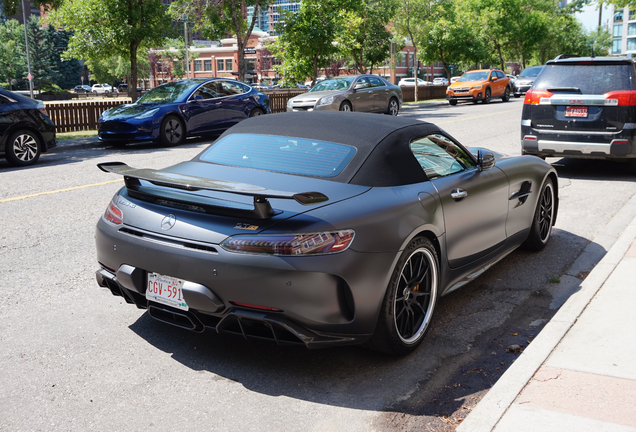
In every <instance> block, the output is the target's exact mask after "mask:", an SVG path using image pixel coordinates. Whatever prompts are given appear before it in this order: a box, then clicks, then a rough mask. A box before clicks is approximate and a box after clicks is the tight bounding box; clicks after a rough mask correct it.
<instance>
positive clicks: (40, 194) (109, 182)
mask: <svg viewBox="0 0 636 432" xmlns="http://www.w3.org/2000/svg"><path fill="white" fill-rule="evenodd" d="M121 181H123V179H118V180H110V181H107V182H102V183H93V184H88V185H84V186H76V187H72V188H66V189H58V190H54V191H48V192H40V193H36V194H32V195H24V196H19V197H14V198H5V199H1V200H0V203H5V202H9V201H19V200H23V199H27V198H33V197H38V196H42V195H52V194H56V193H60V192H68V191H74V190H78V189H85V188H89V187H94V186H102V185H106V184H111V183H117V182H121Z"/></svg>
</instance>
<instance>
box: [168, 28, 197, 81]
mask: <svg viewBox="0 0 636 432" xmlns="http://www.w3.org/2000/svg"><path fill="white" fill-rule="evenodd" d="M168 45H169V47H166V48H165V49H164V50H163V51H162V52H160V55H161V57H162V58H163V60H164V61H168V62H170V63H171V64H172V69H171V72H170V76H171V77H173V78H174V77H179V78H180V77H184V76H186V75H187V70H186V44H185V42H184V40H183V37H179V38H177V39H174V40H172V41H170V42H169V43H168ZM197 58H199V53H196V52H192V51H188V60H189V61H194V60H196V59H197Z"/></svg>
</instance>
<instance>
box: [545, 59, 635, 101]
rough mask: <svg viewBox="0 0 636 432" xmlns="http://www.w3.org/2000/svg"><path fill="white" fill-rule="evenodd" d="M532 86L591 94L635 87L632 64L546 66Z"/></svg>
mask: <svg viewBox="0 0 636 432" xmlns="http://www.w3.org/2000/svg"><path fill="white" fill-rule="evenodd" d="M534 88H535V89H537V90H550V89H552V91H559V90H558V89H567V91H568V92H574V93H580V94H593V95H602V94H605V93H607V92H610V91H616V90H634V83H633V76H632V67H631V65H629V64H590V65H586V64H567V65H564V64H552V65H547V66H546V67H545V69H544V70H543V72H542V73H541V75H540V76H539V77H538V78H537V80H536V81H535V83H534ZM575 89H578V91H577V90H575ZM561 91H564V90H561Z"/></svg>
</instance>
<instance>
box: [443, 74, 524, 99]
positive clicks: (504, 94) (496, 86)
mask: <svg viewBox="0 0 636 432" xmlns="http://www.w3.org/2000/svg"><path fill="white" fill-rule="evenodd" d="M511 92H512V90H511V86H510V78H508V77H507V76H506V74H505V73H503V72H502V71H500V70H498V69H480V70H472V71H468V72H466V73H465V74H464V75H462V76H461V77H459V79H458V80H457V81H455V82H454V83H452V84H451V85H449V86H448V88H447V89H446V99H448V103H450V104H451V105H457V101H458V100H470V101H473V103H477V102H478V101H482V102H483V103H488V102H490V99H492V98H494V97H500V98H501V100H502V101H504V102H508V101H509V100H510V93H511Z"/></svg>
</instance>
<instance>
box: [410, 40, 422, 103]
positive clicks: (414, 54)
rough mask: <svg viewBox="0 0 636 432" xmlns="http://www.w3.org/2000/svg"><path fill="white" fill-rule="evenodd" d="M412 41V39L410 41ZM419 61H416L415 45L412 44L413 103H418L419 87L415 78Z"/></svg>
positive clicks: (416, 77)
mask: <svg viewBox="0 0 636 432" xmlns="http://www.w3.org/2000/svg"><path fill="white" fill-rule="evenodd" d="M411 40H413V39H411ZM418 63H419V61H418V60H417V45H415V43H413V75H414V76H415V95H414V98H415V102H417V101H419V98H418V93H419V92H418V87H419V86H420V82H419V81H418V80H417V79H418V76H417V69H418V66H419V64H418Z"/></svg>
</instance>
